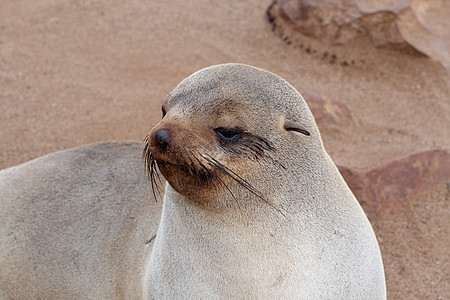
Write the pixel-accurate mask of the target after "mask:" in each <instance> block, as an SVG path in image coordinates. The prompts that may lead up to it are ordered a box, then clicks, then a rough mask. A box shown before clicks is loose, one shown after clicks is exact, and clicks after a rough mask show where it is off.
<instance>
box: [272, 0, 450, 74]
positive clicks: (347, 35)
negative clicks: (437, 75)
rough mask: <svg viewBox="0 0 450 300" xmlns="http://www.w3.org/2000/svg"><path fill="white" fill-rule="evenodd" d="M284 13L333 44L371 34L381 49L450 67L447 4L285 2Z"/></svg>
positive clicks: (423, 0)
mask: <svg viewBox="0 0 450 300" xmlns="http://www.w3.org/2000/svg"><path fill="white" fill-rule="evenodd" d="M280 14H281V15H282V16H283V17H284V18H286V19H288V20H289V21H290V22H292V23H293V25H294V28H295V29H297V30H299V31H300V32H302V33H304V34H306V35H309V36H313V37H315V38H318V39H320V40H321V41H323V42H326V43H329V44H338V43H346V42H348V41H350V40H352V39H354V38H355V37H356V36H360V35H369V36H370V38H371V40H372V42H373V44H374V45H375V46H377V47H378V46H383V45H387V44H404V45H410V46H412V47H413V48H415V49H416V50H418V51H420V52H422V53H424V54H426V55H428V56H429V57H431V58H433V59H435V60H438V61H439V62H440V63H441V64H442V65H444V66H445V67H447V68H448V67H450V27H449V26H448V17H449V16H450V1H447V0H384V1H378V0H318V1H312V0H282V1H281V4H280Z"/></svg>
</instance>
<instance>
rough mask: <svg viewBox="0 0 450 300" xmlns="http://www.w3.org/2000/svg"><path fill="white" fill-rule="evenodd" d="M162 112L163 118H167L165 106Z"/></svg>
mask: <svg viewBox="0 0 450 300" xmlns="http://www.w3.org/2000/svg"><path fill="white" fill-rule="evenodd" d="M161 111H162V117H163V118H164V117H165V116H166V108H165V107H164V105H163V106H161Z"/></svg>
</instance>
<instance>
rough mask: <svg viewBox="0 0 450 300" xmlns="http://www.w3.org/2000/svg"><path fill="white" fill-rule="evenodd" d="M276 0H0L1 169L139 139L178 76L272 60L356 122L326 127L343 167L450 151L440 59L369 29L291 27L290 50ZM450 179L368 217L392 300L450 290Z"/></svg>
mask: <svg viewBox="0 0 450 300" xmlns="http://www.w3.org/2000/svg"><path fill="white" fill-rule="evenodd" d="M270 2H271V1H270V0H265V1H258V0H250V1H239V2H238V1H233V2H228V1H182V0H175V1H170V2H168V1H137V0H136V1H117V0H112V1H106V0H85V1H69V0H64V1H61V0H41V1H31V0H21V1H7V0H0V137H1V141H2V147H1V148H2V150H1V152H0V168H6V167H9V166H12V165H16V164H19V163H21V162H24V161H27V160H29V159H32V158H35V157H38V156H41V155H43V154H47V153H50V152H54V151H57V150H62V149H67V148H71V147H75V146H79V145H83V144H88V143H94V142H101V141H108V140H140V141H142V139H143V138H144V136H145V135H146V134H147V133H148V131H149V130H150V128H151V127H152V126H153V124H155V123H156V122H157V121H158V120H159V118H160V104H161V103H162V101H163V100H164V98H165V96H166V95H167V93H168V92H169V91H171V90H172V89H173V88H174V87H175V85H176V84H177V83H178V82H179V81H180V80H182V79H183V78H184V77H186V76H187V75H189V74H191V73H192V72H194V71H196V70H198V69H200V68H202V67H205V66H209V65H212V64H217V63H224V62H242V63H246V64H251V65H255V66H258V67H261V68H264V69H268V70H270V71H272V72H274V73H276V74H278V75H280V76H282V77H284V78H285V79H287V80H288V81H289V82H290V83H292V84H293V85H294V86H295V87H296V88H297V89H298V90H299V91H304V90H307V89H313V90H315V91H317V92H318V93H320V94H321V95H323V96H324V97H327V98H330V99H333V100H335V101H338V102H340V103H343V104H344V105H346V106H347V107H348V109H349V111H350V112H351V115H352V118H353V121H354V123H353V124H351V126H345V127H341V128H339V127H338V128H336V127H332V128H331V127H330V128H329V127H327V126H326V124H325V125H324V124H319V127H321V130H322V135H323V139H324V142H325V146H326V148H327V150H328V152H329V153H330V155H331V156H332V158H333V159H334V160H335V162H336V163H338V164H341V165H347V166H374V165H375V166H376V165H377V164H380V163H383V161H389V160H392V159H396V158H399V157H402V156H404V155H406V154H408V153H411V152H417V151H421V150H424V149H433V148H437V149H444V150H447V151H449V150H450V131H449V130H450V99H449V94H450V93H449V91H450V88H449V87H450V80H449V79H450V75H449V72H448V71H446V70H445V69H444V68H443V67H442V66H441V65H439V64H438V63H436V62H433V61H431V60H430V59H428V58H426V57H425V56H422V55H420V54H419V53H417V52H415V51H410V50H398V49H390V48H384V49H374V48H372V47H371V46H370V43H369V42H368V40H366V39H363V38H361V39H359V40H356V41H354V42H352V43H351V44H348V45H345V46H333V47H331V46H327V45H323V44H321V43H319V42H317V41H315V40H312V39H310V38H307V37H304V36H301V35H299V34H295V33H293V32H291V31H290V30H289V28H288V26H287V25H286V24H284V26H286V28H285V31H286V34H287V35H288V36H289V38H290V39H291V40H292V44H290V45H288V44H287V43H286V42H285V41H283V40H282V39H281V38H280V37H279V36H278V35H277V34H276V33H274V32H273V31H272V30H271V25H270V24H269V23H268V22H267V20H266V17H265V10H266V8H267V7H268V6H269V4H270ZM280 22H281V21H280ZM307 49H309V50H307ZM325 52H327V53H328V54H329V56H327V57H326V58H324V55H323V54H324V53H325ZM332 55H335V57H336V58H335V59H332V60H331V59H330V57H331V56H332ZM344 62H347V64H348V65H345V63H344ZM449 186H450V178H443V180H442V184H439V185H437V186H435V187H434V188H432V189H430V190H428V191H426V192H423V193H421V194H419V195H416V196H414V197H411V198H410V199H408V201H407V202H405V203H404V205H403V207H402V208H401V209H399V210H398V211H396V212H394V213H392V214H389V215H382V216H379V217H378V218H377V219H375V220H371V221H372V224H373V226H374V229H375V231H376V233H377V236H378V237H379V240H380V246H381V250H382V254H383V259H384V263H385V270H386V279H387V288H388V295H389V298H390V299H449V298H450V274H449V270H450V260H449V257H450V250H449V248H450V232H449V231H450V230H449V228H450V226H449V225H450V224H449V219H450V218H449V199H450V196H449V195H450V191H449V189H450V187H449Z"/></svg>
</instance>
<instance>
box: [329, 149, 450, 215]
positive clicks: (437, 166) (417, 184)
mask: <svg viewBox="0 0 450 300" xmlns="http://www.w3.org/2000/svg"><path fill="white" fill-rule="evenodd" d="M338 168H339V170H340V172H341V174H342V176H343V177H344V179H345V181H346V182H347V184H348V185H349V187H350V189H351V190H352V191H353V193H354V194H355V196H356V198H357V199H358V201H359V202H360V203H361V206H362V207H363V209H364V211H365V212H366V214H367V215H368V216H369V218H374V217H376V216H377V215H378V214H385V213H391V212H394V211H395V210H397V209H399V208H400V207H401V205H402V203H403V202H405V201H407V199H408V197H410V196H412V195H414V194H416V193H419V192H421V191H424V190H426V189H428V188H430V187H432V186H434V185H436V184H438V183H441V182H444V181H448V180H449V179H450V154H449V153H447V152H446V151H442V150H429V151H423V152H420V153H416V154H412V155H409V156H407V157H405V158H401V159H398V160H394V161H392V162H390V163H387V164H385V165H382V166H379V167H376V168H373V169H351V168H347V167H345V166H338Z"/></svg>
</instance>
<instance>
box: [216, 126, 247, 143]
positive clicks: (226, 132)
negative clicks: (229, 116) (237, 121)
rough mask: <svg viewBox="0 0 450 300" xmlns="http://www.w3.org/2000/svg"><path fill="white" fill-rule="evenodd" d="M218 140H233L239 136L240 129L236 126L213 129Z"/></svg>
mask: <svg viewBox="0 0 450 300" xmlns="http://www.w3.org/2000/svg"><path fill="white" fill-rule="evenodd" d="M214 131H215V132H216V135H217V137H218V138H219V140H221V141H224V142H234V141H236V140H237V139H238V138H239V137H240V136H241V130H239V129H237V128H223V127H219V128H216V129H214Z"/></svg>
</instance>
